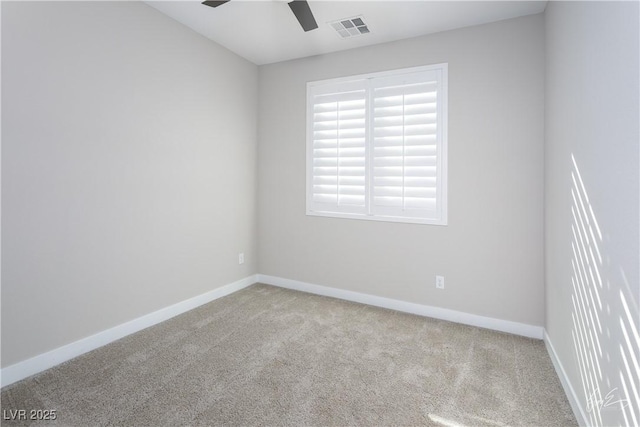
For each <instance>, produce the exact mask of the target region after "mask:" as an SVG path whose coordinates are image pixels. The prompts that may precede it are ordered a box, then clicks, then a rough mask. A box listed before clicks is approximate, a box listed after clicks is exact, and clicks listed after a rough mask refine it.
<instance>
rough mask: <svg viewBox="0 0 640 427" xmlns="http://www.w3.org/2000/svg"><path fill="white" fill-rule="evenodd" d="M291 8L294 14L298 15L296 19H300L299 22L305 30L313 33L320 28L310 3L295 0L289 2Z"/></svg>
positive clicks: (304, 0)
mask: <svg viewBox="0 0 640 427" xmlns="http://www.w3.org/2000/svg"><path fill="white" fill-rule="evenodd" d="M289 7H290V8H291V11H292V12H293V14H294V15H296V18H298V22H299V23H300V25H302V29H303V30H305V31H311V30H315V29H316V28H318V24H317V23H316V19H315V18H314V17H313V13H312V12H311V8H310V7H309V3H307V1H306V0H293V1H292V2H289Z"/></svg>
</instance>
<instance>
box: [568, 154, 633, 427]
mask: <svg viewBox="0 0 640 427" xmlns="http://www.w3.org/2000/svg"><path fill="white" fill-rule="evenodd" d="M571 160H572V164H573V168H572V171H571V180H572V186H571V202H572V204H571V215H572V224H571V231H572V241H571V250H572V260H571V265H572V277H571V284H572V290H573V294H572V296H571V299H572V304H573V307H572V308H573V312H572V313H571V316H572V321H573V327H572V331H571V335H572V339H573V345H574V350H575V360H576V363H577V365H578V370H579V373H580V379H581V387H582V396H580V397H581V398H582V403H583V405H584V407H585V408H586V410H587V416H588V418H589V419H588V422H589V424H590V425H593V426H603V425H608V424H611V421H613V420H620V419H621V418H620V417H619V414H620V413H622V418H623V419H624V420H625V424H626V425H627V426H637V425H639V424H638V420H639V417H638V413H639V411H640V408H639V405H640V397H639V394H640V393H639V390H638V384H639V382H640V366H639V362H638V354H639V353H640V338H639V335H638V328H637V326H636V320H635V319H637V317H638V309H637V307H635V306H633V307H630V306H629V301H631V303H634V302H635V301H634V300H633V299H631V300H629V299H628V298H627V297H626V296H625V292H630V287H629V284H628V283H626V278H625V275H624V271H620V272H619V275H614V274H612V273H611V269H612V265H611V264H612V263H611V259H610V258H609V257H608V256H607V254H606V253H605V251H604V250H603V248H604V247H605V240H606V236H603V233H602V229H601V228H600V225H599V224H598V221H597V218H596V215H595V213H594V209H593V206H592V205H591V203H590V200H589V194H588V192H587V189H586V187H585V183H584V181H583V179H582V175H581V174H580V169H579V168H578V164H577V162H576V160H575V157H574V156H573V155H572V156H571ZM619 277H621V279H620V278H619ZM625 285H626V286H625ZM617 290H619V292H617ZM634 315H635V317H634ZM612 372H616V374H615V375H613V374H612Z"/></svg>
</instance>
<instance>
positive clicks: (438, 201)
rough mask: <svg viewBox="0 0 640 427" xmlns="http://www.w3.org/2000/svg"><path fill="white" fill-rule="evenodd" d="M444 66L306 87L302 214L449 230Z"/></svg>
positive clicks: (371, 75) (317, 83) (366, 76)
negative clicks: (304, 178) (409, 224)
mask: <svg viewBox="0 0 640 427" xmlns="http://www.w3.org/2000/svg"><path fill="white" fill-rule="evenodd" d="M446 169H447V64H438V65H433V66H426V67H417V68H409V69H404V70H395V71H391V72H383V73H375V74H367V75H360V76H353V77H347V78H340V79H332V80H324V81H318V82H310V83H308V84H307V215H319V216H330V217H338V218H355V219H367V220H378V221H396V222H413V223H420V224H439V225H446V223H447V170H446Z"/></svg>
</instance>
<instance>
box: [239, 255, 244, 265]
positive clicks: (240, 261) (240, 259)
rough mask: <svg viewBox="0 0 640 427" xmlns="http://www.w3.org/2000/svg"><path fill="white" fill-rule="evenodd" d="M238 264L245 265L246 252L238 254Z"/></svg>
mask: <svg viewBox="0 0 640 427" xmlns="http://www.w3.org/2000/svg"><path fill="white" fill-rule="evenodd" d="M238 264H244V252H240V253H239V254H238Z"/></svg>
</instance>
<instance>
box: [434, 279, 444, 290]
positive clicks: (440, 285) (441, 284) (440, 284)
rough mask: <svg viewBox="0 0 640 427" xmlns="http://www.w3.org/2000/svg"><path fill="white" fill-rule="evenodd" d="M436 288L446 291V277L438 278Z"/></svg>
mask: <svg viewBox="0 0 640 427" xmlns="http://www.w3.org/2000/svg"><path fill="white" fill-rule="evenodd" d="M436 288H437V289H444V276H436Z"/></svg>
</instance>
